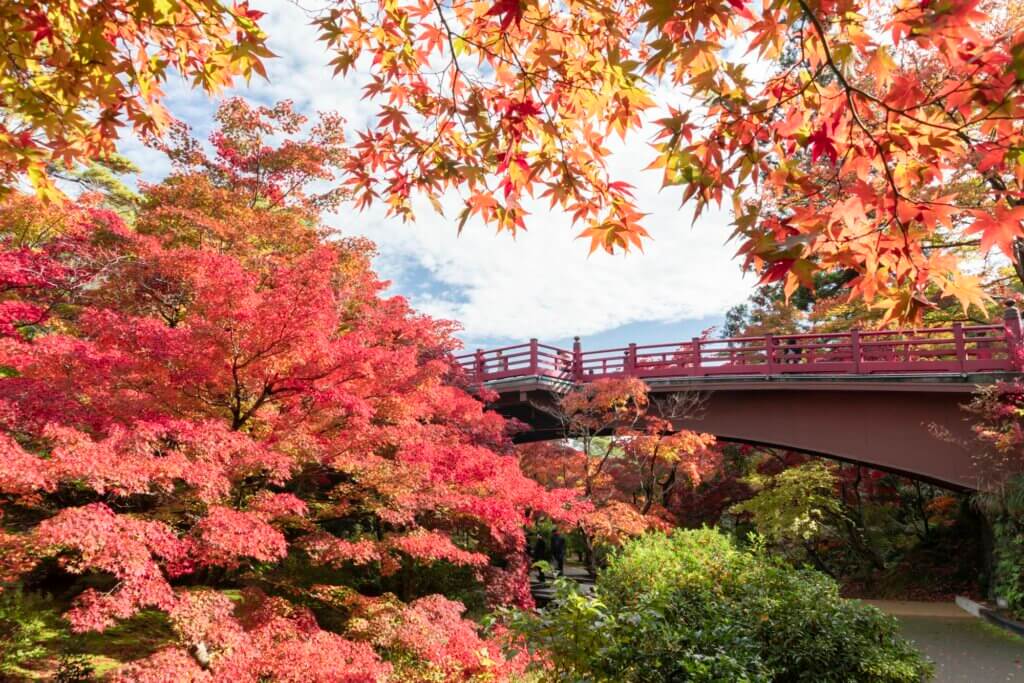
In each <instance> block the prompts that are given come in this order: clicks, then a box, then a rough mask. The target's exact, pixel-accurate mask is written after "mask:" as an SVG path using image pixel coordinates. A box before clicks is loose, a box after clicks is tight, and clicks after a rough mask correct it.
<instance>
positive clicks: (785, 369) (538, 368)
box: [454, 317, 1024, 383]
mask: <svg viewBox="0 0 1024 683" xmlns="http://www.w3.org/2000/svg"><path fill="white" fill-rule="evenodd" d="M1007 320H1008V321H1009V320H1011V318H1010V317H1008V318H1007ZM1009 326H1010V323H1007V325H1006V326H1004V325H973V326H969V327H966V326H964V325H963V324H961V323H954V324H952V325H951V326H949V327H940V328H926V329H920V330H868V331H864V330H851V331H849V332H827V333H814V332H809V333H799V334H780V335H772V334H766V335H762V336H750V337H734V338H729V339H703V338H693V339H690V340H689V341H679V342H667V343H664V344H643V345H639V344H629V345H628V346H625V347H619V348H611V349H597V350H594V351H584V350H583V348H582V345H581V344H580V342H579V338H578V337H577V338H576V339H575V340H574V342H573V348H572V349H563V348H560V347H557V346H552V345H549V344H541V343H540V342H539V341H537V340H536V339H531V340H530V341H529V342H528V343H526V344H513V345H511V346H503V347H499V348H496V349H478V350H476V351H475V352H473V353H468V354H460V355H456V356H454V361H455V362H456V363H457V364H458V365H460V366H461V367H462V368H463V369H464V370H465V371H466V372H467V374H468V375H469V376H470V378H471V381H473V382H475V383H481V382H486V381H488V380H490V379H505V378H509V377H520V376H522V377H525V376H539V375H551V376H554V377H558V378H561V379H572V380H573V381H576V382H581V381H584V380H593V379H598V378H601V377H619V376H635V377H658V376H661V377H668V376H708V375H714V376H723V375H725V376H728V375H730V374H731V375H773V374H780V375H799V374H814V373H823V372H828V373H834V374H871V373H885V374H894V373H914V372H940V373H941V372H950V373H966V372H985V371H993V372H998V371H1003V372H1007V371H1011V372H1019V371H1021V370H1022V369H1024V368H1022V362H1021V359H1020V358H1019V357H1018V352H1017V349H1018V347H1019V346H1020V342H1019V341H1018V340H1019V338H1020V335H1021V333H1020V331H1019V325H1018V329H1012V330H1011V329H1010V328H1009Z"/></svg>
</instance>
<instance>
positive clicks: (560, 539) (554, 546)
mask: <svg viewBox="0 0 1024 683" xmlns="http://www.w3.org/2000/svg"><path fill="white" fill-rule="evenodd" d="M551 558H552V559H553V560H554V562H555V565H556V566H557V567H558V573H559V574H565V537H564V536H562V534H560V533H558V529H555V530H554V531H553V532H552V533H551Z"/></svg>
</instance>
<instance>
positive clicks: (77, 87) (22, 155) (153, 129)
mask: <svg viewBox="0 0 1024 683" xmlns="http://www.w3.org/2000/svg"><path fill="white" fill-rule="evenodd" d="M262 16H263V12H259V11H256V10H255V9H251V8H250V7H249V5H248V2H237V3H234V4H232V5H228V4H227V3H224V2H221V0H156V1H155V2H135V1H134V0H104V1H103V2H84V3H79V2H33V1H32V0H11V1H10V2H4V3H3V6H0V46H2V49H3V54H4V59H3V61H2V62H0V190H4V189H10V188H11V187H12V186H14V185H16V182H17V180H18V179H19V178H20V177H25V176H27V178H28V179H29V180H30V181H31V183H32V184H33V185H34V186H35V188H36V190H37V191H39V193H40V194H41V195H42V196H45V197H50V198H54V197H56V196H58V195H59V191H58V190H57V188H56V187H55V186H54V184H53V182H52V179H51V178H50V176H49V173H48V171H49V167H50V166H51V165H52V164H54V163H61V164H68V165H72V164H74V163H77V162H81V161H88V160H90V159H95V158H99V157H103V156H106V155H109V154H110V153H111V152H112V151H113V150H114V145H115V143H116V141H117V138H118V137H119V136H120V134H121V132H122V130H123V129H124V128H125V127H127V126H130V128H131V130H133V131H134V132H136V133H138V134H140V135H143V136H150V135H154V134H162V133H163V132H165V131H166V129H167V127H168V125H169V124H170V122H171V120H172V118H171V115H170V113H169V112H168V111H167V110H166V109H165V108H164V106H163V103H162V100H163V97H164V93H163V87H164V83H165V81H166V80H167V78H168V76H170V75H172V74H174V75H180V76H183V77H185V78H187V79H189V80H191V81H192V83H193V85H194V86H196V87H199V88H201V89H203V90H204V91H207V92H210V93H213V92H217V91H219V90H220V89H222V88H223V87H225V86H228V85H230V84H231V83H232V81H233V79H234V78H235V77H238V76H243V77H245V78H249V77H250V76H251V75H252V74H253V73H256V74H260V75H266V74H265V71H264V68H263V64H262V60H263V59H265V58H268V57H272V56H273V53H271V52H270V50H268V49H267V47H266V45H265V41H266V35H265V34H264V33H263V31H262V30H261V29H260V27H259V26H258V25H257V23H256V22H257V21H258V20H259V19H260V17H262Z"/></svg>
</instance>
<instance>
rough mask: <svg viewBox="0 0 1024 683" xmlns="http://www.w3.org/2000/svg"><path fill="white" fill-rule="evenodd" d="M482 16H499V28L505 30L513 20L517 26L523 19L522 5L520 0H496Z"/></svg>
mask: <svg viewBox="0 0 1024 683" xmlns="http://www.w3.org/2000/svg"><path fill="white" fill-rule="evenodd" d="M484 16H486V17H501V30H503V31H505V30H507V29H508V28H509V27H510V26H511V25H512V23H513V22H515V25H516V27H518V26H519V24H520V22H521V21H522V19H523V5H522V2H521V0H497V2H495V3H494V5H493V6H492V7H491V9H489V10H487V12H485V13H484Z"/></svg>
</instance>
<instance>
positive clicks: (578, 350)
mask: <svg viewBox="0 0 1024 683" xmlns="http://www.w3.org/2000/svg"><path fill="white" fill-rule="evenodd" d="M572 378H573V379H574V380H575V381H577V382H582V381H583V345H582V344H580V338H579V337H573V338H572Z"/></svg>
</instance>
